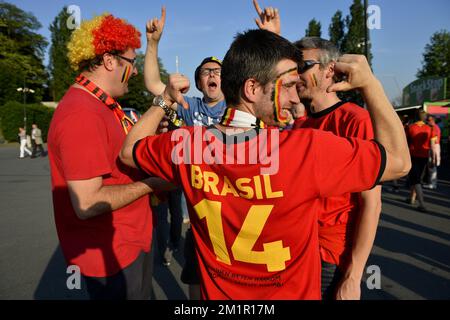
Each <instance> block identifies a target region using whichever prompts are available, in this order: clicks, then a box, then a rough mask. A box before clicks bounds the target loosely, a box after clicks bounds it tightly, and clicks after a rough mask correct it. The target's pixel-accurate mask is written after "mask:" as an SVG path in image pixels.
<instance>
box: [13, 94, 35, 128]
mask: <svg viewBox="0 0 450 320" xmlns="http://www.w3.org/2000/svg"><path fill="white" fill-rule="evenodd" d="M17 91H19V92H23V128H24V129H25V131H26V130H27V109H26V108H25V105H26V103H27V92H29V93H34V90H33V89H30V88H26V87H24V88H17Z"/></svg>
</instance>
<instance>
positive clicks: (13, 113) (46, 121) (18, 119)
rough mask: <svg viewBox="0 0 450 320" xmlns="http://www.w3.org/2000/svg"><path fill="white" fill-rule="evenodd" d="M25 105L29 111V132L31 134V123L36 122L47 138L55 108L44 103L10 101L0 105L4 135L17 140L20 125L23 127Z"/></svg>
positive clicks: (43, 135) (7, 138) (9, 139)
mask: <svg viewBox="0 0 450 320" xmlns="http://www.w3.org/2000/svg"><path fill="white" fill-rule="evenodd" d="M24 107H25V108H26V113H27V124H26V127H27V134H30V132H31V131H30V129H31V125H32V124H33V123H36V124H37V125H38V126H39V128H40V129H41V130H42V138H43V139H44V141H45V140H46V139H47V132H48V128H49V126H50V121H51V119H52V117H53V113H54V111H55V110H54V109H52V108H48V107H46V106H44V105H42V104H26V105H24V104H22V103H19V102H15V101H10V102H8V103H6V104H5V105H4V106H1V107H0V119H1V121H0V123H1V129H2V132H3V136H4V137H5V139H6V140H8V141H17V133H18V132H19V127H23V126H24V123H23V115H24Z"/></svg>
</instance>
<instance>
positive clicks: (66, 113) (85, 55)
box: [48, 14, 169, 299]
mask: <svg viewBox="0 0 450 320" xmlns="http://www.w3.org/2000/svg"><path fill="white" fill-rule="evenodd" d="M140 46H141V43H140V33H139V31H138V30H137V29H136V28H135V27H134V26H132V25H131V24H128V23H127V22H126V21H124V20H122V19H119V18H116V17H114V16H112V15H109V14H104V15H101V16H97V17H94V18H93V19H91V20H89V21H84V22H83V23H82V24H81V26H80V28H79V29H77V30H75V31H74V32H73V34H72V37H71V39H70V42H69V44H68V49H69V53H68V57H69V61H70V64H71V66H72V67H73V68H74V69H75V70H77V71H78V72H79V76H78V77H77V78H76V79H75V83H74V84H73V85H72V86H71V87H70V88H69V89H68V91H67V92H66V94H65V96H64V97H63V98H62V100H61V101H60V103H59V105H58V108H57V109H56V112H55V115H54V117H53V119H52V122H51V125H50V130H49V136H48V151H49V159H50V168H51V180H52V193H53V207H54V213H55V223H56V228H57V232H58V237H59V240H60V244H61V248H62V251H63V253H64V256H65V259H66V261H67V264H68V265H76V266H77V267H78V268H79V270H80V271H81V274H82V275H83V277H84V279H85V283H86V285H87V290H88V292H89V296H90V298H91V299H149V298H150V296H151V291H152V283H151V279H152V256H151V254H150V248H151V241H152V229H153V222H152V212H151V209H150V205H149V193H150V192H152V191H153V190H154V189H156V188H162V189H165V188H169V186H167V185H166V184H165V183H163V181H162V180H159V179H156V178H148V177H147V176H145V175H143V174H142V173H141V172H139V171H138V170H135V169H131V168H129V167H127V166H125V165H123V164H122V163H121V162H120V161H119V159H118V154H119V152H120V149H121V146H122V144H123V142H124V140H125V137H126V135H127V134H128V132H129V131H130V129H131V127H132V125H133V122H132V121H131V120H130V119H128V118H127V117H126V115H125V114H124V112H123V111H122V108H121V107H120V105H119V104H118V103H117V101H116V100H115V99H116V98H118V97H121V96H123V95H124V94H126V93H127V92H128V80H129V79H130V77H132V76H134V75H136V74H137V70H136V67H135V62H136V53H135V50H136V49H138V48H140Z"/></svg>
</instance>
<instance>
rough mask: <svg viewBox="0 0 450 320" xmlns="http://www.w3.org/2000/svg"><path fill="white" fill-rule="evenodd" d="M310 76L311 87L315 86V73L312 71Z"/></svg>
mask: <svg viewBox="0 0 450 320" xmlns="http://www.w3.org/2000/svg"><path fill="white" fill-rule="evenodd" d="M309 77H310V78H311V83H312V86H313V87H317V78H316V75H315V74H314V73H313V74H311V75H310V76H309Z"/></svg>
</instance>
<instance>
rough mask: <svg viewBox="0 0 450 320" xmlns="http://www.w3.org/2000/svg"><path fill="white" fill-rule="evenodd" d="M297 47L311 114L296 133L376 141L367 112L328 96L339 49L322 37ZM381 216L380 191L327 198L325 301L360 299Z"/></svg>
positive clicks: (322, 225)
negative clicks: (304, 131)
mask: <svg viewBox="0 0 450 320" xmlns="http://www.w3.org/2000/svg"><path fill="white" fill-rule="evenodd" d="M295 45H296V46H297V47H298V48H299V49H300V50H301V52H302V54H303V59H304V63H305V65H304V67H303V68H302V69H300V70H299V73H300V82H299V84H298V86H297V88H298V93H299V97H300V99H301V100H302V101H304V100H306V101H308V105H309V109H310V113H309V114H308V119H307V120H306V121H304V122H303V123H302V124H300V123H296V125H295V126H294V127H296V128H300V127H301V128H312V129H319V130H324V131H330V132H332V133H334V134H335V135H337V136H340V137H355V138H360V139H364V140H371V139H373V138H374V136H373V129H372V123H371V119H370V115H369V113H368V112H367V111H366V110H364V109H363V108H361V107H360V106H358V105H356V104H354V103H351V102H345V101H341V100H340V99H339V98H338V96H337V94H336V92H327V88H328V87H329V86H330V85H332V84H333V83H334V82H335V81H334V79H335V77H336V72H335V70H334V65H335V62H336V61H337V60H338V59H339V57H340V56H341V54H340V52H339V50H338V49H337V48H336V46H335V45H334V44H333V43H331V42H330V41H328V40H325V39H321V38H319V37H306V38H303V39H301V40H300V41H297V42H296V43H295ZM380 213H381V186H376V187H375V188H373V189H372V190H368V191H364V192H362V193H353V194H351V193H345V194H342V195H339V196H335V197H328V198H324V199H323V201H322V210H321V213H320V215H319V244H320V255H321V259H322V298H323V299H327V300H329V299H334V298H336V299H360V297H361V279H362V276H363V272H364V268H365V265H366V262H367V259H368V257H369V254H370V251H371V250H372V246H373V241H374V240H375V234H376V231H377V226H378V220H379V217H380Z"/></svg>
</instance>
